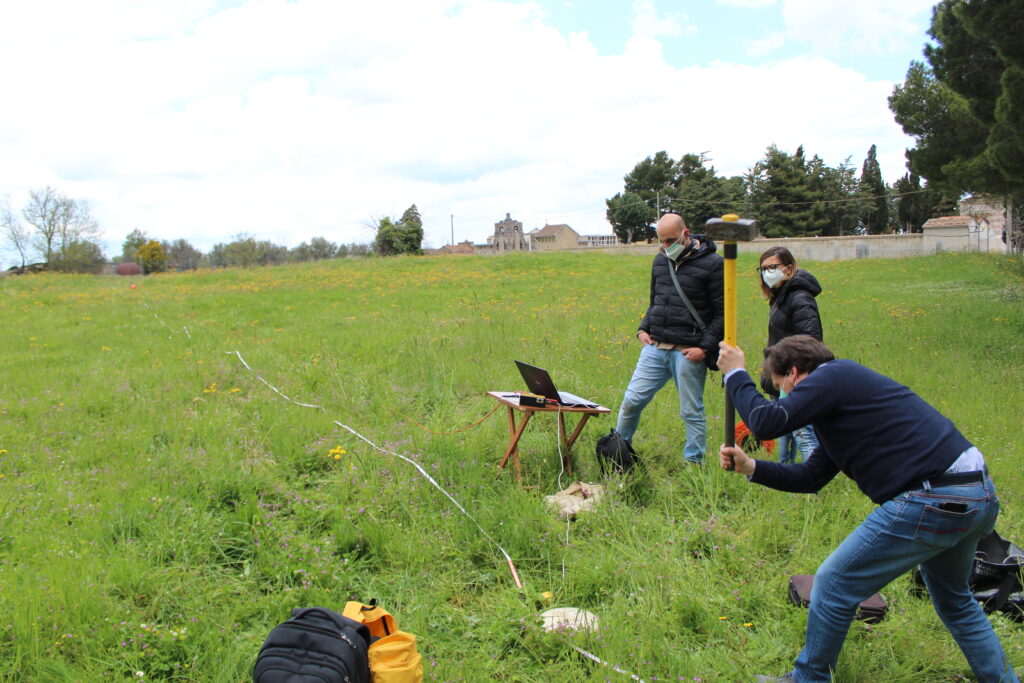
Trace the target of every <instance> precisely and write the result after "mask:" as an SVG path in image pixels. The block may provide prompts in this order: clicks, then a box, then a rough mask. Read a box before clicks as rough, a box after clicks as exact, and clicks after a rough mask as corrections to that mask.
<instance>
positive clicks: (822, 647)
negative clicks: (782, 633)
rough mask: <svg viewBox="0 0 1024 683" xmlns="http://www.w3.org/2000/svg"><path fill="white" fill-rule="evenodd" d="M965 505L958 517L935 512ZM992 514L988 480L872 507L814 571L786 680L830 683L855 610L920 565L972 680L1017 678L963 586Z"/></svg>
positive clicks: (993, 496)
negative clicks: (802, 635)
mask: <svg viewBox="0 0 1024 683" xmlns="http://www.w3.org/2000/svg"><path fill="white" fill-rule="evenodd" d="M943 501H952V502H958V503H959V502H962V503H966V504H967V511H966V512H964V513H959V512H950V511H946V510H941V509H939V507H938V506H939V505H940V504H941V503H942V502H943ZM998 514H999V499H998V498H996V494H995V488H994V487H993V485H992V480H991V479H988V478H986V479H985V481H984V482H975V483H971V484H962V485H956V486H943V487H940V488H931V487H929V486H925V487H924V488H920V489H917V490H913V491H907V492H905V493H902V494H900V495H898V496H896V497H895V498H893V499H892V500H890V501H887V502H886V503H884V504H883V505H881V506H880V507H878V508H876V509H875V510H874V511H873V512H872V513H871V514H870V515H868V517H867V519H865V520H864V521H863V522H862V523H861V524H860V526H858V527H857V528H856V529H855V530H854V531H853V533H851V534H850V535H849V536H847V537H846V539H845V540H844V541H843V542H842V543H840V544H839V547H838V548H836V549H835V551H834V552H833V553H832V554H831V555H829V557H828V559H826V560H825V562H824V563H822V565H821V566H820V567H819V568H818V572H817V573H816V574H815V577H814V587H813V589H812V590H811V602H810V609H809V614H808V618H807V642H806V644H805V645H804V649H803V651H802V652H801V653H800V656H799V657H797V660H796V666H795V669H794V670H793V672H792V673H791V674H790V676H791V677H792V678H793V679H794V680H795V681H798V683H807V682H809V681H831V680H832V673H831V672H832V670H834V669H835V666H836V662H837V660H838V659H839V651H840V649H842V646H843V641H844V640H845V639H846V632H847V630H848V629H849V627H850V622H851V621H852V619H853V615H854V613H855V612H856V610H857V605H858V604H860V602H861V601H863V600H865V599H867V598H868V597H870V596H871V595H872V594H874V593H876V592H877V591H880V590H881V589H882V588H884V587H885V586H886V584H888V583H889V582H890V581H892V580H893V579H895V578H896V577H898V576H900V575H902V574H904V573H905V572H908V571H910V570H911V569H912V568H913V567H914V566H916V565H920V566H921V575H922V577H923V578H924V581H925V585H926V586H927V587H928V593H929V594H930V595H931V599H932V605H934V607H935V611H936V612H937V613H938V615H939V617H940V618H941V619H942V622H943V623H944V624H945V625H946V628H948V629H949V631H950V633H951V634H952V635H953V638H954V639H955V640H956V642H957V645H959V646H960V649H961V650H962V651H963V653H964V656H966V657H967V662H968V664H970V666H971V669H972V670H973V671H974V675H975V677H976V678H977V680H978V681H981V682H983V683H989V682H991V683H995V682H996V681H1008V682H1011V683H1012V682H1016V681H1017V680H1018V679H1017V676H1016V674H1015V673H1014V671H1013V668H1012V667H1011V666H1010V663H1009V661H1008V660H1007V658H1006V654H1005V653H1004V652H1003V648H1002V646H1001V645H1000V644H999V639H998V638H997V637H996V634H995V631H993V630H992V626H991V624H989V622H988V619H987V618H986V617H985V613H984V612H983V611H982V609H981V606H980V605H979V604H978V603H977V601H976V600H975V599H974V597H973V596H972V595H971V591H970V589H969V588H968V586H967V580H968V576H969V574H970V571H971V566H972V563H973V562H974V549H975V547H976V546H977V544H978V539H979V538H981V537H982V536H985V535H986V534H987V533H989V532H990V531H991V530H992V528H993V526H994V525H995V521H996V516H997V515H998Z"/></svg>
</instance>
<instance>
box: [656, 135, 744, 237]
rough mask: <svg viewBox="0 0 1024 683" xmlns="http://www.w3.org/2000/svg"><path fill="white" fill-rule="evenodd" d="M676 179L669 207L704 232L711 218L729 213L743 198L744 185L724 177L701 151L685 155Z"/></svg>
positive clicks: (680, 162) (695, 228) (678, 168)
mask: <svg viewBox="0 0 1024 683" xmlns="http://www.w3.org/2000/svg"><path fill="white" fill-rule="evenodd" d="M675 172H676V180H675V187H674V188H673V192H672V196H671V198H670V199H669V203H668V206H667V208H668V209H669V210H671V211H673V212H675V213H677V214H679V215H680V216H682V217H683V220H685V221H686V225H688V226H689V227H690V229H691V230H693V231H697V232H699V231H701V230H702V229H703V227H704V224H705V222H707V220H708V219H709V218H713V217H715V216H721V215H723V214H726V213H729V211H730V210H732V209H735V208H736V207H738V205H739V202H741V201H742V199H743V187H742V185H739V186H738V187H737V184H736V183H733V182H730V181H729V180H727V179H726V178H720V177H718V176H717V175H716V174H715V167H714V166H705V165H704V161H703V158H702V157H701V156H699V155H697V154H684V155H683V156H682V157H681V158H680V159H679V161H678V162H677V163H676V168H675Z"/></svg>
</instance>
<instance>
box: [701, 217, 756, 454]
mask: <svg viewBox="0 0 1024 683" xmlns="http://www.w3.org/2000/svg"><path fill="white" fill-rule="evenodd" d="M707 234H708V236H709V237H711V238H712V239H720V240H722V242H723V243H724V244H723V249H722V257H723V259H724V263H723V266H724V267H723V277H724V283H723V288H722V289H723V295H724V296H723V298H724V300H725V301H724V304H723V307H724V309H725V310H724V318H725V343H726V344H728V345H729V346H736V345H737V343H736V255H737V252H738V247H737V246H736V242H738V241H742V242H748V241H750V240H752V239H754V237H756V236H757V222H756V221H754V220H752V219H749V218H740V217H739V216H737V215H736V214H734V213H730V214H726V215H724V216H722V217H721V218H710V219H708V221H707ZM725 445H726V446H735V445H736V410H735V408H733V405H732V398H730V397H729V392H728V391H726V392H725ZM735 468H736V463H735V462H732V463H730V466H729V469H735Z"/></svg>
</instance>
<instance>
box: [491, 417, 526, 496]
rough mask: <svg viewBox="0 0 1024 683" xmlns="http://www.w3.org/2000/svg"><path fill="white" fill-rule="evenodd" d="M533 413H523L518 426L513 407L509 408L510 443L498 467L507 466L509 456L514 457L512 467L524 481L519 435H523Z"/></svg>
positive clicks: (517, 476) (519, 479)
mask: <svg viewBox="0 0 1024 683" xmlns="http://www.w3.org/2000/svg"><path fill="white" fill-rule="evenodd" d="M532 415H533V413H532V412H527V413H524V414H523V421H522V422H520V423H519V427H518V428H516V419H515V414H514V411H513V410H512V408H509V409H508V432H509V444H508V448H507V449H506V450H505V457H503V458H502V459H501V462H500V463H498V467H502V468H503V467H505V465H506V464H507V463H508V459H509V456H511V457H512V468H513V469H514V470H515V471H516V479H517V480H518V481H519V482H520V483H522V481H523V475H522V472H521V470H520V467H519V448H518V444H519V437H521V436H522V435H523V431H524V430H525V429H526V423H528V422H529V421H530V417H531V416H532Z"/></svg>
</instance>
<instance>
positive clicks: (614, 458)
mask: <svg viewBox="0 0 1024 683" xmlns="http://www.w3.org/2000/svg"><path fill="white" fill-rule="evenodd" d="M639 462H640V456H638V455H637V454H636V451H634V450H633V446H632V445H631V444H630V443H629V442H628V441H626V440H625V439H624V438H623V437H622V435H621V434H619V433H618V432H617V431H615V430H614V429H613V430H611V431H610V432H608V433H607V434H605V435H604V436H602V437H601V438H600V439H598V440H597V464H598V465H599V466H600V468H601V475H602V476H604V475H605V468H608V470H609V471H611V472H621V473H623V474H626V473H628V472H630V471H631V470H632V469H633V468H634V467H635V466H636V465H637V463H639Z"/></svg>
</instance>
